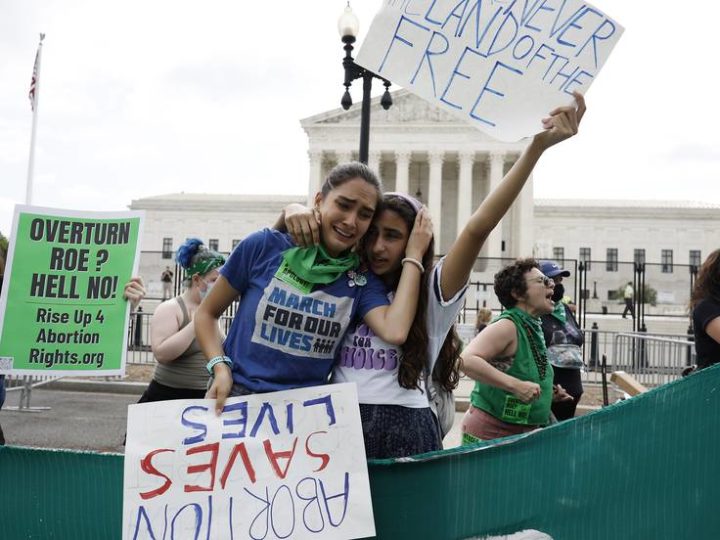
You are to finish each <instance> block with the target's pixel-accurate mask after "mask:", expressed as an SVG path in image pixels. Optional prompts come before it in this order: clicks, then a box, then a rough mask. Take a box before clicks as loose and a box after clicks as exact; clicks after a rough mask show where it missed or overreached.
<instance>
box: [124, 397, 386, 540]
mask: <svg viewBox="0 0 720 540" xmlns="http://www.w3.org/2000/svg"><path fill="white" fill-rule="evenodd" d="M124 485H125V487H124V502H123V538H124V539H136V538H143V539H148V538H155V539H160V538H193V539H194V538H203V539H206V538H207V539H210V538H215V539H228V538H255V539H261V538H262V539H265V538H266V539H274V538H323V539H328V538H330V539H345V538H362V537H367V536H374V535H375V525H374V521H373V513H372V503H371V499H370V484H369V481H368V473H367V464H366V461H365V449H364V446H363V439H362V428H361V425H360V412H359V409H358V405H357V392H356V390H355V385H352V384H336V385H329V386H319V387H312V388H304V389H298V390H288V391H284V392H275V393H272V394H257V395H251V396H243V397H237V398H230V399H229V400H228V401H227V403H226V405H225V408H224V409H223V411H222V414H221V415H220V416H216V415H215V412H214V401H213V400H177V401H164V402H157V403H143V404H138V405H130V407H129V409H128V428H127V447H126V452H125V484H124Z"/></svg>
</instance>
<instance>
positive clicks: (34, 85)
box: [28, 34, 45, 112]
mask: <svg viewBox="0 0 720 540" xmlns="http://www.w3.org/2000/svg"><path fill="white" fill-rule="evenodd" d="M44 37H45V34H40V45H38V50H37V52H36V53H35V64H34V65H33V74H32V79H30V91H29V92H28V98H29V99H30V108H31V109H32V110H33V112H34V111H35V89H36V88H37V84H38V79H39V77H40V74H39V73H38V68H39V67H40V66H39V64H40V47H42V40H43V38H44Z"/></svg>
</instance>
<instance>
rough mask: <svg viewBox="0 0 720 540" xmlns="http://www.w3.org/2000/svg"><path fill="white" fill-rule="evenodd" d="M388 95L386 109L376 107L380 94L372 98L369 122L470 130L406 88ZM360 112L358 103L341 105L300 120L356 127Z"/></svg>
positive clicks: (315, 124)
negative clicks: (345, 108)
mask: <svg viewBox="0 0 720 540" xmlns="http://www.w3.org/2000/svg"><path fill="white" fill-rule="evenodd" d="M392 98H393V105H392V107H390V109H388V110H387V111H385V110H383V109H382V108H381V106H380V96H377V97H375V98H373V99H372V105H371V106H372V123H373V125H375V126H377V125H400V124H402V125H408V124H424V125H426V124H445V125H456V126H459V127H465V126H467V127H468V129H474V128H472V127H471V126H469V125H468V124H467V123H466V122H463V121H462V120H460V119H458V118H457V117H455V116H453V115H451V114H450V113H448V112H446V111H444V110H442V109H441V108H439V107H436V106H434V105H432V104H430V103H428V102H427V101H425V100H424V99H422V98H420V97H418V96H416V95H414V94H411V93H410V92H408V91H407V90H397V91H395V92H392ZM360 114H361V103H354V104H353V105H352V107H350V109H348V110H347V111H346V110H343V109H342V108H337V109H333V110H331V111H327V112H324V113H321V114H317V115H315V116H310V117H308V118H304V119H302V120H301V121H300V123H301V125H302V126H303V127H304V128H306V129H307V128H309V127H321V126H330V125H338V124H339V125H343V124H346V125H350V126H357V125H359V124H360Z"/></svg>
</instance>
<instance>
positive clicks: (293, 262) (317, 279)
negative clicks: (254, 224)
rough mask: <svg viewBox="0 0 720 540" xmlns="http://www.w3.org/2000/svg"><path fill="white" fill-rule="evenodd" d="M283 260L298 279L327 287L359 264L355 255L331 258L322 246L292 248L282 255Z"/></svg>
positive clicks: (358, 259)
mask: <svg viewBox="0 0 720 540" xmlns="http://www.w3.org/2000/svg"><path fill="white" fill-rule="evenodd" d="M282 256H283V260H284V261H285V263H286V264H287V265H288V266H289V267H290V269H291V270H292V271H293V272H294V273H295V274H296V275H297V276H298V277H300V278H302V279H304V280H305V281H308V282H310V283H314V284H321V285H327V284H328V283H333V282H334V281H337V280H338V279H339V278H340V276H342V275H343V274H344V273H345V272H347V271H348V270H352V269H354V268H356V267H357V266H358V264H359V263H360V258H359V257H358V255H357V253H349V254H347V255H345V256H343V257H331V256H330V255H329V254H328V252H327V251H325V248H324V247H322V246H311V247H307V248H301V247H294V248H290V249H287V250H285V251H284V252H283V254H282Z"/></svg>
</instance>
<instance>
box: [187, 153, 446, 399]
mask: <svg viewBox="0 0 720 540" xmlns="http://www.w3.org/2000/svg"><path fill="white" fill-rule="evenodd" d="M380 199H381V188H380V181H379V180H378V178H377V176H376V175H375V173H373V172H372V171H371V170H370V169H369V168H368V167H367V166H366V165H363V164H361V163H347V164H342V165H338V166H337V167H335V168H334V169H333V170H332V171H330V173H329V175H328V177H327V179H326V180H325V182H324V184H323V186H322V190H321V192H319V193H318V194H317V195H316V196H315V211H316V212H317V214H318V216H320V219H321V220H322V227H321V228H320V229H319V231H318V238H319V244H318V245H315V246H312V247H309V248H299V247H296V246H295V244H294V243H293V242H292V239H291V237H290V235H289V234H287V233H284V232H280V231H277V230H270V229H264V230H262V231H259V232H257V233H254V234H252V235H250V236H248V237H247V238H246V239H245V240H243V241H242V242H241V243H240V244H238V246H237V247H236V249H235V250H234V251H233V253H232V255H231V256H230V258H229V260H228V262H227V264H226V265H225V266H224V267H223V268H222V270H221V272H220V274H221V276H220V278H219V279H218V281H217V283H216V285H215V287H214V288H213V290H212V292H211V293H210V295H209V296H208V297H207V298H206V299H205V301H204V302H203V303H202V305H201V306H200V308H199V309H198V312H197V314H196V317H195V328H196V332H197V336H198V341H199V342H200V345H201V347H202V350H203V352H204V353H205V355H206V357H207V358H208V359H209V362H208V370H210V371H211V373H212V374H213V375H214V380H213V382H212V385H211V387H210V389H209V390H208V394H207V397H208V398H216V412H218V413H220V412H221V410H222V408H223V406H224V403H225V400H226V398H227V397H228V396H229V395H231V393H232V395H244V394H248V393H262V392H272V391H276V390H287V389H292V388H299V387H305V386H314V385H320V384H325V383H327V381H328V376H329V374H330V371H331V369H332V366H333V364H334V361H335V357H336V354H337V351H338V348H339V346H340V343H341V342H342V338H343V337H344V335H345V333H346V331H347V329H348V327H349V325H350V322H351V321H352V320H353V319H355V318H358V319H362V320H364V321H365V322H366V323H367V325H368V326H369V327H370V328H371V329H372V330H373V332H375V333H376V334H377V335H380V336H382V337H383V339H384V340H386V341H387V342H389V343H403V342H404V341H405V339H406V338H407V333H408V330H409V328H410V325H411V323H412V318H413V315H414V313H415V308H416V306H417V297H418V294H417V292H418V286H419V283H420V276H421V272H420V269H419V268H417V267H416V266H414V265H406V267H405V268H404V270H403V272H402V276H401V279H400V283H399V286H398V290H397V292H396V295H395V298H394V300H393V302H392V304H391V303H390V302H389V301H388V298H387V295H386V290H385V287H384V285H383V284H382V283H381V282H380V280H378V279H377V277H376V276H375V275H374V274H372V273H371V272H368V271H366V270H365V269H363V268H360V267H359V258H358V256H357V254H355V253H354V250H353V248H354V247H355V245H356V244H357V243H358V242H359V241H360V240H361V239H362V237H363V235H364V234H365V232H366V231H367V229H368V227H369V225H370V222H371V221H372V218H373V216H374V214H375V210H376V208H377V206H378V203H379V201H380ZM431 235H432V224H431V223H430V220H429V218H428V216H427V215H426V213H424V212H421V213H419V214H418V216H417V219H416V221H415V223H414V228H413V232H412V234H411V235H410V236H411V239H410V241H409V242H408V244H407V247H406V253H405V256H407V257H409V258H411V259H421V258H422V257H423V255H424V253H425V250H426V249H427V245H428V243H429V241H430V237H431ZM238 296H239V297H240V303H239V306H238V309H237V312H236V314H235V318H234V319H233V322H232V326H231V328H230V331H229V335H228V338H227V340H226V341H225V344H224V346H223V344H222V343H221V340H220V336H219V335H218V332H217V319H218V317H220V315H221V314H222V313H223V312H224V311H225V309H227V307H228V306H229V305H230V303H231V302H232V301H233V300H235V299H236V298H237V297H238Z"/></svg>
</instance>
